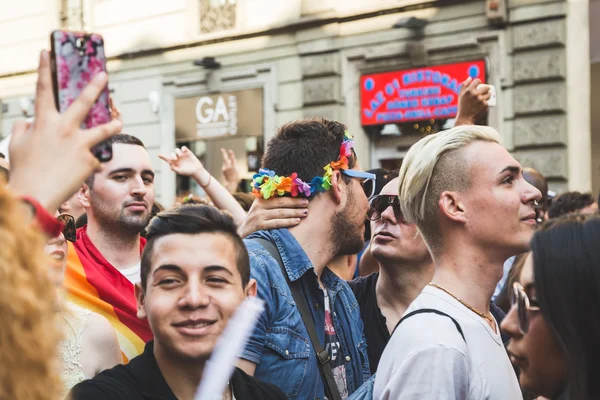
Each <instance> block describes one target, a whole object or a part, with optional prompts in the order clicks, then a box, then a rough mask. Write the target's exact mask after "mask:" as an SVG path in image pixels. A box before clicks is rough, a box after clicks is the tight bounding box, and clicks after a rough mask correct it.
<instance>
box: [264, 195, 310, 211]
mask: <svg viewBox="0 0 600 400" xmlns="http://www.w3.org/2000/svg"><path fill="white" fill-rule="evenodd" d="M254 204H256V205H257V207H260V208H263V209H265V210H273V209H279V208H300V209H302V208H304V209H306V208H307V207H308V199H304V198H294V197H276V198H274V199H269V200H264V199H262V198H258V199H256V200H255V201H254ZM253 206H254V205H253Z"/></svg>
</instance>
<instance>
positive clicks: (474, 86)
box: [467, 78, 481, 91]
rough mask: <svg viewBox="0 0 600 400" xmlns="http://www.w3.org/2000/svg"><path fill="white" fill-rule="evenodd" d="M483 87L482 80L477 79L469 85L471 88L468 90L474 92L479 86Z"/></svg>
mask: <svg viewBox="0 0 600 400" xmlns="http://www.w3.org/2000/svg"><path fill="white" fill-rule="evenodd" d="M479 85H481V79H479V78H477V79H473V81H472V82H471V83H470V84H469V87H468V89H467V90H469V91H473V90H477V86H479Z"/></svg>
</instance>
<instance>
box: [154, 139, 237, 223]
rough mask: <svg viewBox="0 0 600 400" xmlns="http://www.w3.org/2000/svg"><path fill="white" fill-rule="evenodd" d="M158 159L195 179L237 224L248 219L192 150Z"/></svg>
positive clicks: (184, 149)
mask: <svg viewBox="0 0 600 400" xmlns="http://www.w3.org/2000/svg"><path fill="white" fill-rule="evenodd" d="M158 157H160V159H161V160H163V161H165V162H167V163H168V164H169V166H170V167H171V170H172V171H173V172H175V173H176V174H179V175H183V176H189V177H191V178H192V179H194V180H195V181H196V182H197V183H198V185H200V186H201V187H202V189H204V191H205V192H206V194H207V195H208V196H209V197H210V198H211V200H212V201H213V203H214V204H215V206H216V207H217V208H219V209H220V210H224V211H229V212H230V213H231V215H232V216H233V220H234V221H235V223H236V224H238V225H240V224H242V222H243V221H244V219H245V218H246V212H245V211H244V209H243V208H242V206H240V204H239V203H238V202H237V200H236V199H235V198H234V197H233V196H232V195H231V193H230V192H229V191H228V190H227V189H226V188H225V187H223V185H221V184H220V183H219V181H218V180H217V179H213V177H212V175H211V174H210V173H209V172H208V171H207V170H206V168H204V165H203V164H202V162H201V161H200V160H199V159H198V157H196V155H195V154H194V153H193V152H192V151H191V150H190V149H188V148H187V147H185V146H183V147H182V148H181V149H175V151H174V152H173V153H172V154H171V155H170V156H169V155H165V154H160V155H159V156H158Z"/></svg>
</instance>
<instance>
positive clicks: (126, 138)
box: [85, 133, 146, 189]
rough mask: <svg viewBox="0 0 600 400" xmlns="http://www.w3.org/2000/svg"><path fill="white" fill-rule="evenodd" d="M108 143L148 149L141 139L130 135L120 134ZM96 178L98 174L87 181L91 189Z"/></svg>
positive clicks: (111, 138) (112, 137)
mask: <svg viewBox="0 0 600 400" xmlns="http://www.w3.org/2000/svg"><path fill="white" fill-rule="evenodd" d="M107 141H108V142H109V143H110V144H111V146H112V145H113V144H115V143H121V144H133V145H136V146H141V147H143V148H144V149H145V148H146V146H144V142H142V141H141V140H140V139H138V138H136V137H135V136H133V135H128V134H126V133H118V134H116V135H114V136H111V137H110V138H109V139H107ZM95 176H96V174H92V175H91V176H90V177H89V178H88V179H87V180H86V181H85V184H86V185H87V186H88V187H89V188H90V189H93V187H94V177H95Z"/></svg>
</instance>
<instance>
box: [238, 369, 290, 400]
mask: <svg viewBox="0 0 600 400" xmlns="http://www.w3.org/2000/svg"><path fill="white" fill-rule="evenodd" d="M231 385H232V386H233V390H234V395H235V398H236V399H238V400H246V399H247V400H285V399H286V397H285V394H284V393H283V392H282V391H281V389H279V388H278V387H277V386H275V385H272V384H270V383H267V382H263V381H261V380H258V379H256V378H255V377H253V376H250V375H248V374H246V373H245V372H244V371H242V370H241V369H239V368H236V369H235V370H234V372H233V376H232V377H231Z"/></svg>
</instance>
